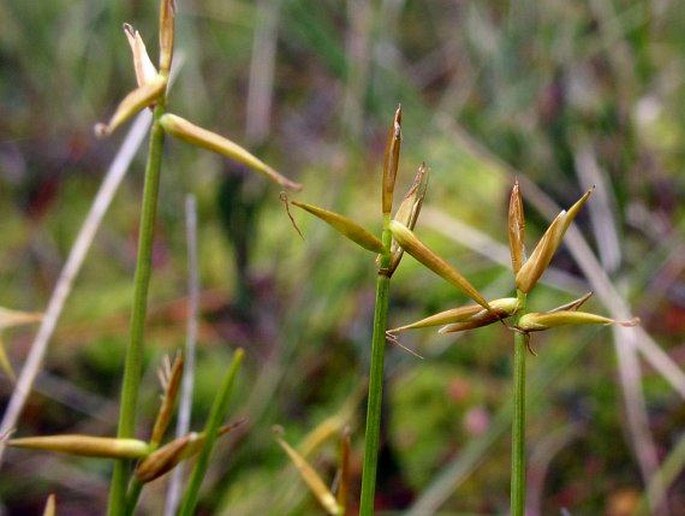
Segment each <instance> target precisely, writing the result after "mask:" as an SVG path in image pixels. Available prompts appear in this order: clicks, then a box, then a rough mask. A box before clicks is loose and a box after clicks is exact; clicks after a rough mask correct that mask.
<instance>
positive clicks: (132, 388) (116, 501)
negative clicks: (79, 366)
mask: <svg viewBox="0 0 685 516" xmlns="http://www.w3.org/2000/svg"><path fill="white" fill-rule="evenodd" d="M162 114H164V107H163V103H162V102H160V103H159V104H158V105H157V107H156V108H155V111H154V117H153V121H152V128H151V130H150V144H149V150H148V159H147V166H146V167H145V186H144V188H143V204H142V211H141V216H140V234H139V236H138V256H137V261H136V273H135V279H134V294H133V311H132V313H131V328H130V341H129V345H128V348H127V349H126V361H125V364H124V379H123V381H122V390H121V405H120V413H119V428H118V431H117V436H118V437H124V438H128V437H133V435H134V432H135V426H136V405H137V403H138V391H139V390H140V378H141V374H142V369H143V350H144V342H143V330H144V327H145V316H146V313H147V296H148V288H149V286H150V275H151V272H152V243H153V239H154V228H155V218H156V214H157V198H158V194H159V176H160V169H161V162H162V150H163V145H164V130H163V129H162V126H161V125H160V124H159V118H160V117H161V116H162ZM127 473H128V461H124V460H119V461H117V462H115V464H114V471H113V473H112V482H111V486H110V492H109V507H108V514H109V515H110V516H119V515H121V514H124V510H125V503H126V483H127V478H126V477H127V476H128V474H127Z"/></svg>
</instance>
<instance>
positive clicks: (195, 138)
mask: <svg viewBox="0 0 685 516" xmlns="http://www.w3.org/2000/svg"><path fill="white" fill-rule="evenodd" d="M159 123H160V124H161V125H162V127H163V128H164V130H165V131H166V132H167V133H169V134H171V135H172V136H175V137H176V138H180V139H181V140H184V141H186V142H188V143H190V144H192V145H196V146H198V147H202V148H203V149H208V150H211V151H213V152H216V153H217V154H221V155H222V156H225V157H227V158H229V159H232V160H234V161H237V162H238V163H242V164H243V165H245V166H247V167H249V168H251V169H252V170H254V171H256V172H259V173H260V174H263V175H264V176H266V177H267V178H269V179H270V180H272V181H274V182H276V183H278V184H279V185H281V186H283V187H285V188H289V189H291V190H300V189H302V185H301V184H299V183H295V182H294V181H291V180H290V179H288V178H287V177H285V176H283V175H281V174H280V173H278V172H276V170H274V169H273V168H271V167H270V166H269V165H267V164H266V163H264V162H263V161H262V160H260V159H259V158H257V157H256V156H254V155H253V154H251V153H250V152H248V151H247V150H246V149H244V148H243V147H241V146H240V145H238V144H237V143H234V142H232V141H231V140H229V139H228V138H224V137H223V136H220V135H218V134H217V133H213V132H211V131H208V130H207V129H203V128H201V127H199V126H197V125H195V124H193V123H191V122H189V121H188V120H185V119H184V118H181V117H180V116H177V115H172V114H171V113H166V114H164V115H162V117H161V118H160V119H159Z"/></svg>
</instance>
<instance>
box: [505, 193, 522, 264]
mask: <svg viewBox="0 0 685 516" xmlns="http://www.w3.org/2000/svg"><path fill="white" fill-rule="evenodd" d="M508 225H509V251H510V253H511V265H512V267H513V269H514V274H516V273H517V272H518V271H519V270H520V269H521V266H522V265H523V262H524V261H525V260H526V246H525V244H524V242H523V236H524V230H525V227H526V220H525V217H524V215H523V200H522V199H521V191H520V189H519V182H518V180H516V181H515V182H514V187H513V188H512V189H511V196H510V197H509V224H508Z"/></svg>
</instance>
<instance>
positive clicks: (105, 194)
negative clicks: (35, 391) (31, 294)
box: [0, 110, 152, 464]
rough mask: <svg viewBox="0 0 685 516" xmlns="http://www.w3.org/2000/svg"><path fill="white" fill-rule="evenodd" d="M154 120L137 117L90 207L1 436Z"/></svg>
mask: <svg viewBox="0 0 685 516" xmlns="http://www.w3.org/2000/svg"><path fill="white" fill-rule="evenodd" d="M151 120H152V117H151V114H150V112H148V111H147V110H145V111H143V112H142V113H141V114H140V115H138V117H137V118H136V120H135V122H134V124H133V126H132V127H131V129H130V130H129V132H128V134H127V136H126V138H125V139H124V142H123V144H122V145H121V148H120V149H119V152H118V153H117V155H116V156H115V158H114V161H112V164H111V165H110V167H109V169H108V171H107V174H106V176H105V179H104V181H103V182H102V185H101V186H100V189H99V190H98V193H97V195H96V196H95V200H94V201H93V204H92V205H91V207H90V211H89V212H88V215H87V217H86V220H85V221H84V223H83V225H82V226H81V229H80V231H79V234H78V236H77V237H76V240H75V242H74V245H73V246H72V248H71V251H70V252H69V257H68V258H67V261H66V263H65V264H64V267H63V268H62V271H61V273H60V275H59V278H58V279H57V284H56V286H55V289H54V290H53V291H52V295H51V297H50V301H49V302H48V306H47V309H46V310H45V315H44V317H43V319H42V321H41V324H40V327H39V329H38V333H37V334H36V337H35V338H34V340H33V343H32V344H31V349H30V351H29V354H28V357H27V359H26V362H25V363H24V367H23V368H22V370H21V373H20V374H19V378H18V380H17V383H16V385H15V387H14V390H13V392H12V397H11V398H10V401H9V404H8V405H7V409H6V410H5V414H4V416H3V419H2V424H1V425H0V433H4V432H7V431H9V430H12V429H14V428H15V426H16V424H17V420H18V419H19V416H20V415H21V412H22V410H23V408H24V405H25V403H26V399H27V398H28V395H29V393H30V392H31V389H32V388H33V384H34V382H35V380H36V376H37V375H38V372H39V371H40V369H41V367H42V365H43V359H44V358H45V354H46V352H47V349H48V343H49V341H50V338H51V337H52V334H53V332H54V330H55V326H56V325H57V321H58V320H59V317H60V315H61V314H62V310H63V308H64V304H65V302H66V300H67V297H69V294H70V293H71V290H72V287H73V284H74V280H75V278H76V276H77V274H78V273H79V271H80V270H81V266H82V265H83V262H84V260H85V258H86V255H87V254H88V250H89V249H90V246H91V244H92V243H93V239H94V238H95V234H96V232H97V230H98V228H99V227H100V224H101V223H102V219H103V217H104V215H105V213H106V212H107V209H108V208H109V205H110V204H111V202H112V199H113V198H114V195H115V194H116V192H117V190H118V188H119V185H120V184H121V181H122V180H123V178H124V176H125V175H126V172H127V170H128V167H129V166H130V164H131V161H132V160H133V157H134V156H135V154H136V152H137V151H138V148H139V147H140V145H141V143H142V142H143V139H144V138H145V135H146V134H147V131H148V128H149V127H150V122H151ZM3 454H4V446H2V445H1V444H0V464H1V463H2V457H3Z"/></svg>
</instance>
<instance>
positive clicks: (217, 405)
mask: <svg viewBox="0 0 685 516" xmlns="http://www.w3.org/2000/svg"><path fill="white" fill-rule="evenodd" d="M244 355H245V352H244V351H243V349H242V348H238V349H237V350H236V352H235V354H234V355H233V360H232V361H231V365H230V366H229V368H228V370H227V371H226V374H225V375H224V379H223V381H222V383H221V387H220V389H219V391H218V392H217V394H216V396H215V397H214V402H213V403H212V408H211V409H210V412H209V417H208V419H207V423H206V424H205V430H204V434H205V444H204V446H203V447H202V450H200V454H199V456H198V458H197V462H196V463H195V467H194V468H193V472H192V473H191V475H190V480H189V481H188V487H187V488H186V492H185V494H184V496H183V501H182V502H181V508H180V509H179V511H178V514H179V515H181V516H192V515H193V514H195V506H196V505H197V499H198V495H199V493H200V485H201V484H202V480H203V479H204V477H205V473H206V472H207V467H208V465H209V456H210V455H211V453H212V449H213V448H214V443H215V442H216V439H217V436H218V433H219V427H220V426H221V422H222V421H223V420H224V418H225V417H226V411H227V409H228V402H229V401H230V399H231V392H232V391H233V384H234V382H235V377H236V376H237V374H238V370H239V369H240V364H241V362H242V361H243V356H244Z"/></svg>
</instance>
